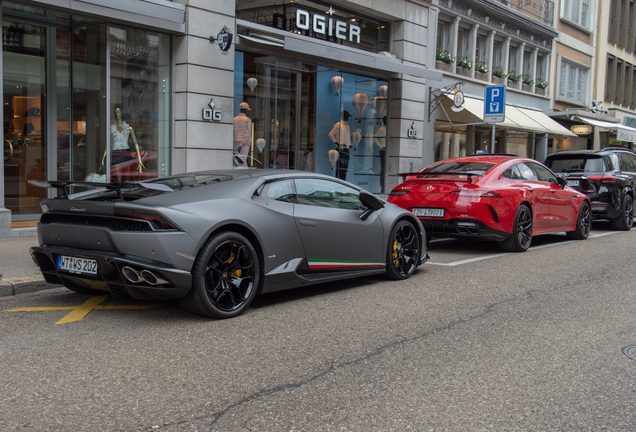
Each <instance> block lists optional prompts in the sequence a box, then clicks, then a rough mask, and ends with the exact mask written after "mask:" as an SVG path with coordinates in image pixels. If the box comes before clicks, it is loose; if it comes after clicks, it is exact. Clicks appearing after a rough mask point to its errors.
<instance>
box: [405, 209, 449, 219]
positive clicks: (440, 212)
mask: <svg viewBox="0 0 636 432" xmlns="http://www.w3.org/2000/svg"><path fill="white" fill-rule="evenodd" d="M413 214H414V215H415V216H423V217H444V209H434V208H414V209H413Z"/></svg>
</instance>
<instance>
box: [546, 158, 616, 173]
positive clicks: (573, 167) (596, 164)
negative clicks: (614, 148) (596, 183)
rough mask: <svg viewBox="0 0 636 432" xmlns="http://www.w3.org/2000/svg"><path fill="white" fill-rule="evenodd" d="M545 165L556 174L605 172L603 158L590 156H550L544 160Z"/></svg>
mask: <svg viewBox="0 0 636 432" xmlns="http://www.w3.org/2000/svg"><path fill="white" fill-rule="evenodd" d="M545 164H546V166H547V167H548V168H550V169H551V170H552V171H554V172H557V173H567V172H598V171H600V172H603V171H605V170H606V169H605V163H604V161H603V157H602V156H600V155H592V154H577V155H567V154H563V155H552V156H550V157H549V158H547V159H546V161H545Z"/></svg>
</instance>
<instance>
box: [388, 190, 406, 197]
mask: <svg viewBox="0 0 636 432" xmlns="http://www.w3.org/2000/svg"><path fill="white" fill-rule="evenodd" d="M407 193H411V191H409V190H403V189H402V190H392V191H391V193H390V194H389V196H400V195H406V194H407Z"/></svg>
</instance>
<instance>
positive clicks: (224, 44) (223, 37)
mask: <svg viewBox="0 0 636 432" xmlns="http://www.w3.org/2000/svg"><path fill="white" fill-rule="evenodd" d="M232 39H234V35H233V34H232V32H231V31H230V29H229V28H227V26H223V30H221V31H220V32H219V33H218V34H217V35H216V38H215V37H214V36H210V43H212V44H213V43H214V42H216V43H217V44H218V45H219V48H221V52H222V53H223V54H227V52H228V51H229V50H230V47H231V46H232Z"/></svg>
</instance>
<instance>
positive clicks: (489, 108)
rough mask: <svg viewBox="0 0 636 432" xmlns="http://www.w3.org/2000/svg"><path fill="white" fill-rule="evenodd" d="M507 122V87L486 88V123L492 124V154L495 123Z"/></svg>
mask: <svg viewBox="0 0 636 432" xmlns="http://www.w3.org/2000/svg"><path fill="white" fill-rule="evenodd" d="M505 120H506V87H505V86H490V87H486V92H485V95H484V122H485V123H492V133H491V137H490V152H491V153H493V152H494V151H495V123H502V122H504V121H505Z"/></svg>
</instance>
